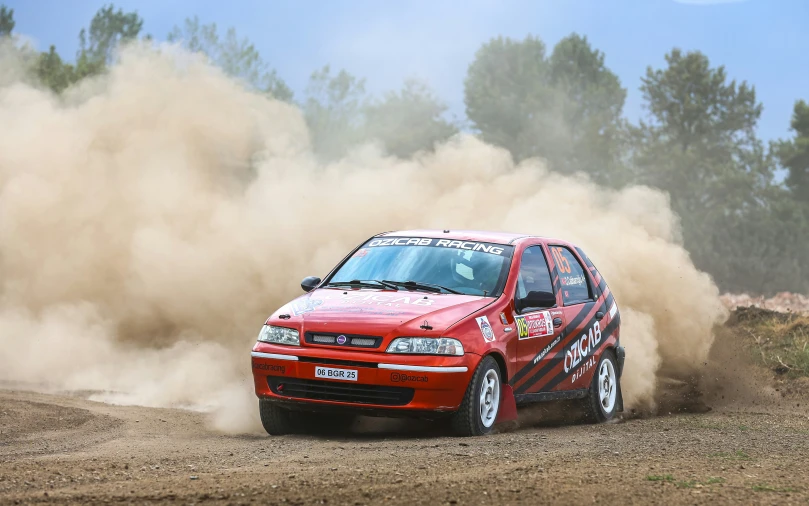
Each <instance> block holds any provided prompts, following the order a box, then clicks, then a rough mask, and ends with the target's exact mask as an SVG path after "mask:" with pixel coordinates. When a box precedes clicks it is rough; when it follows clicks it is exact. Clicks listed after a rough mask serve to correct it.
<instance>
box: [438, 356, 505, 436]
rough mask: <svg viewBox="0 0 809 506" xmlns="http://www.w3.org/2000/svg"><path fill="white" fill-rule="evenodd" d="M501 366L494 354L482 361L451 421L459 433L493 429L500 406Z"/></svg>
mask: <svg viewBox="0 0 809 506" xmlns="http://www.w3.org/2000/svg"><path fill="white" fill-rule="evenodd" d="M500 390H501V388H500V368H499V367H498V365H497V362H496V361H495V360H494V359H493V358H492V357H485V358H484V359H483V360H481V362H480V364H479V365H478V367H477V369H475V374H473V375H472V380H471V381H470V382H469V386H467V387H466V393H465V394H464V398H463V402H461V407H460V409H458V411H456V412H455V413H453V415H452V418H451V420H450V422H451V424H452V430H453V432H455V434H457V435H459V436H483V435H485V434H488V433H490V432H491V431H492V428H493V427H494V422H495V421H496V420H497V412H498V410H499V409H500Z"/></svg>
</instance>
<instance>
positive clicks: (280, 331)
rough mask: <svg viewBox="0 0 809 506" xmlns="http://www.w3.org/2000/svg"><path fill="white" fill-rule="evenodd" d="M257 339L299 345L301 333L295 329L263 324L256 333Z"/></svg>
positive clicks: (265, 341) (264, 341)
mask: <svg viewBox="0 0 809 506" xmlns="http://www.w3.org/2000/svg"><path fill="white" fill-rule="evenodd" d="M258 340H259V341H261V342H263V343H273V344H288V345H291V346H300V345H301V335H300V334H299V333H298V331H297V330H295V329H288V328H286V327H276V326H275V325H264V326H263V327H261V332H259V333H258Z"/></svg>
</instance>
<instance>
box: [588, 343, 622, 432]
mask: <svg viewBox="0 0 809 506" xmlns="http://www.w3.org/2000/svg"><path fill="white" fill-rule="evenodd" d="M615 364H616V362H615V354H614V353H613V352H612V350H605V351H604V353H602V354H601V359H600V360H599V361H598V367H597V368H596V371H595V374H593V381H592V383H590V392H589V393H588V395H587V398H586V399H584V401H585V403H584V408H585V413H586V414H585V419H586V420H587V421H589V422H595V423H603V422H606V421H609V420H611V419H612V418H613V417H614V416H615V413H616V411H618V409H617V408H618V396H619V395H620V392H619V391H620V389H621V386H620V384H619V383H618V374H617V372H616V371H617V368H616V365H615Z"/></svg>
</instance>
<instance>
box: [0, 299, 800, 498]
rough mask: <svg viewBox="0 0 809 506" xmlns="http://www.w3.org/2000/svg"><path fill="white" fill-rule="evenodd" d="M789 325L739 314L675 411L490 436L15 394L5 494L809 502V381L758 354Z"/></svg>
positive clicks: (1, 416) (1, 411)
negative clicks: (272, 425) (273, 423)
mask: <svg viewBox="0 0 809 506" xmlns="http://www.w3.org/2000/svg"><path fill="white" fill-rule="evenodd" d="M751 315H752V316H751ZM783 319H784V317H783V316H780V315H777V314H775V315H774V314H770V313H760V314H758V315H753V314H752V313H750V312H744V311H742V312H737V313H736V314H735V315H734V317H733V318H731V321H730V322H729V324H728V326H727V327H725V328H723V329H722V330H721V331H720V332H719V333H718V337H717V340H716V343H715V346H714V348H713V351H712V354H711V358H710V360H709V363H708V365H707V366H706V369H705V371H706V373H705V374H704V375H703V376H702V377H700V378H697V379H694V380H693V381H692V382H690V383H689V382H687V381H679V382H678V381H672V382H670V383H663V384H662V385H661V386H660V389H661V390H665V391H666V392H667V393H668V396H669V401H671V402H670V403H669V404H668V405H666V404H665V397H659V399H660V402H661V408H662V409H661V410H660V411H661V413H660V414H661V415H662V416H657V417H648V418H641V417H637V418H634V417H631V416H628V417H626V418H625V419H624V420H622V421H620V422H618V423H611V424H606V425H561V426H558V425H557V426H554V425H548V424H545V425H542V424H541V423H539V422H538V423H537V424H528V423H523V424H522V426H521V427H520V428H517V429H512V430H509V431H506V432H502V433H499V434H495V435H493V436H490V437H484V438H475V439H457V438H452V437H448V436H447V435H446V434H445V433H443V432H442V431H441V429H440V428H436V427H434V426H429V425H420V424H417V423H416V424H414V423H400V422H394V421H390V422H387V421H382V422H379V421H377V422H376V423H369V422H368V421H367V420H366V421H361V422H360V423H359V424H358V425H357V426H355V427H354V428H353V429H352V431H351V432H350V433H342V434H331V435H310V436H286V437H280V438H270V437H266V436H264V435H262V434H255V435H245V436H239V437H232V436H223V435H221V434H218V433H215V432H213V431H210V430H208V429H207V428H206V419H205V416H204V415H203V414H201V413H196V412H191V411H183V410H173V409H153V408H142V407H121V406H111V405H107V404H100V403H95V402H90V401H87V400H85V399H84V398H83V397H81V396H77V395H44V394H36V393H30V392H23V391H19V390H17V391H15V390H4V391H0V503H4V504H5V503H12V504H13V503H43V502H56V503H69V504H88V503H90V504H92V503H108V502H124V503H144V502H177V503H183V504H185V503H189V504H190V503H216V504H326V503H328V504H379V503H390V504H412V503H423V504H456V503H457V504H492V503H500V504H512V503H524V504H575V503H593V502H596V503H601V504H614V503H619V502H620V503H630V504H649V503H663V502H665V503H669V504H672V503H673V504H685V503H687V504H708V503H714V504H715V503H735V504H738V503H744V504H750V503H763V504H772V503H781V504H806V503H807V501H809V393H807V389H806V388H805V384H806V383H805V381H806V380H805V378H802V377H800V376H795V375H792V374H790V373H779V372H777V371H776V370H774V368H773V367H770V364H767V363H764V362H756V359H755V356H756V353H758V349H757V346H759V344H758V343H756V340H755V338H754V337H751V336H750V335H753V336H757V335H759V334H760V333H761V332H762V329H764V328H768V326H771V325H775V324H776V322H777V321H781V320H783ZM770 339H776V336H771V337H770ZM792 342H796V340H795V339H793V340H792ZM778 346H781V344H779V345H778ZM793 376H794V377H793ZM802 385H803V386H802ZM689 395H690V397H689ZM683 398H686V399H687V400H686V402H682V399H683ZM678 399H679V402H676V401H677V400H678ZM669 408H670V412H671V414H670V415H669V414H668V413H669V411H668V410H667V409H669Z"/></svg>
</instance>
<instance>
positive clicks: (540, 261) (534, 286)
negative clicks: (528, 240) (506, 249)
mask: <svg viewBox="0 0 809 506" xmlns="http://www.w3.org/2000/svg"><path fill="white" fill-rule="evenodd" d="M528 292H550V293H553V284H552V283H551V274H550V272H549V271H548V263H547V262H546V261H545V255H543V254H542V247H541V246H531V247H530V248H526V249H525V251H524V252H523V254H522V262H520V274H519V276H518V277H517V298H519V299H524V298H525V296H526V295H527V294H528Z"/></svg>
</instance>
